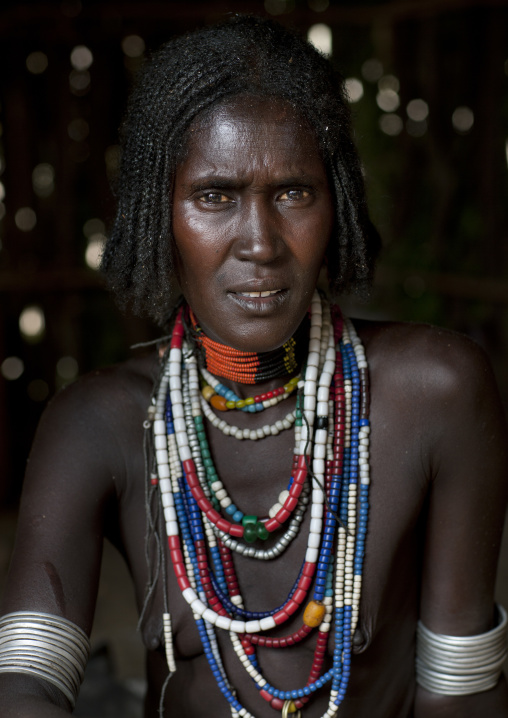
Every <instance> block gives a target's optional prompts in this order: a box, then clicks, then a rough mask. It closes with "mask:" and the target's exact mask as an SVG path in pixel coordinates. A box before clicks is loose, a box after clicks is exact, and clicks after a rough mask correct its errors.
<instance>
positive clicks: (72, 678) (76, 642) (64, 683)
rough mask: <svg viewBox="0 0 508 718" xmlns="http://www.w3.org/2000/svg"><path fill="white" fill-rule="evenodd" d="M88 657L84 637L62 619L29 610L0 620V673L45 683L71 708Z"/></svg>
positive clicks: (10, 614) (81, 632)
mask: <svg viewBox="0 0 508 718" xmlns="http://www.w3.org/2000/svg"><path fill="white" fill-rule="evenodd" d="M89 655H90V641H89V640H88V636H87V635H86V633H85V632H84V631H83V630H82V629H81V628H80V627H79V626H77V625H76V624H75V623H72V622H71V621H68V620H67V619H66V618H61V617H60V616H54V615H52V614H50V613H33V612H31V611H17V612H16V613H8V614H6V615H5V616H2V618H0V673H25V674H29V675H32V676H36V677H37V678H41V679H42V680H44V681H48V682H49V683H52V684H53V685H54V686H56V687H57V688H59V689H60V690H61V691H62V693H63V694H64V695H65V697H66V698H67V699H68V700H69V702H70V704H71V706H72V707H73V708H74V706H75V704H76V699H77V697H78V692H79V687H80V685H81V683H82V681H83V676H84V674H85V666H86V662H87V660H88V656H89Z"/></svg>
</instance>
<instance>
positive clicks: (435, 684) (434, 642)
mask: <svg viewBox="0 0 508 718" xmlns="http://www.w3.org/2000/svg"><path fill="white" fill-rule="evenodd" d="M497 615H498V624H497V626H496V627H495V628H493V629H492V630H490V631H487V632H486V633H481V634H479V635H476V636H446V635H442V634H439V633H434V632H433V631H430V630H429V629H428V628H426V627H425V626H424V625H423V623H422V622H421V621H418V625H417V629H416V682H417V683H418V684H419V685H420V686H422V688H425V689H426V690H428V691H431V692H432V693H439V694H441V695H448V696H459V695H469V694H472V693H481V692H483V691H488V690H490V689H491V688H494V687H495V686H496V684H497V682H498V681H499V678H500V675H501V672H502V667H503V663H504V661H505V659H506V654H507V645H506V627H507V616H506V611H505V610H504V608H503V607H502V606H497Z"/></svg>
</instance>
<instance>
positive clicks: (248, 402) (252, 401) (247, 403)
mask: <svg viewBox="0 0 508 718" xmlns="http://www.w3.org/2000/svg"><path fill="white" fill-rule="evenodd" d="M251 404H254V397H253V396H249V398H248V399H245V406H250V405H251Z"/></svg>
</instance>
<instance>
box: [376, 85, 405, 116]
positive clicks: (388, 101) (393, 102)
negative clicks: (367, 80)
mask: <svg viewBox="0 0 508 718" xmlns="http://www.w3.org/2000/svg"><path fill="white" fill-rule="evenodd" d="M376 103H377V106H378V107H379V109H380V110H383V111H384V112H394V111H395V110H396V109H398V107H399V105H400V98H399V96H398V94H397V92H395V90H390V89H387V90H380V91H379V92H378V93H377V95H376Z"/></svg>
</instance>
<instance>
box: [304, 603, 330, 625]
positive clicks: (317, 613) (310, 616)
mask: <svg viewBox="0 0 508 718" xmlns="http://www.w3.org/2000/svg"><path fill="white" fill-rule="evenodd" d="M324 615H325V607H324V604H323V603H321V601H309V603H308V604H307V606H306V608H305V612H304V614H303V622H304V623H305V625H306V626H310V628H315V627H316V626H319V624H320V623H321V621H322V620H323V616H324Z"/></svg>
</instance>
